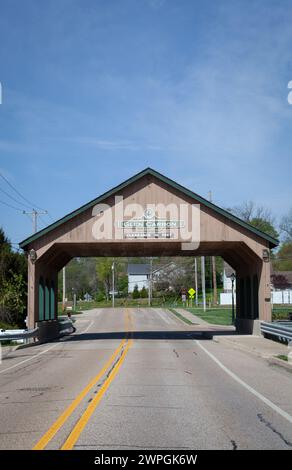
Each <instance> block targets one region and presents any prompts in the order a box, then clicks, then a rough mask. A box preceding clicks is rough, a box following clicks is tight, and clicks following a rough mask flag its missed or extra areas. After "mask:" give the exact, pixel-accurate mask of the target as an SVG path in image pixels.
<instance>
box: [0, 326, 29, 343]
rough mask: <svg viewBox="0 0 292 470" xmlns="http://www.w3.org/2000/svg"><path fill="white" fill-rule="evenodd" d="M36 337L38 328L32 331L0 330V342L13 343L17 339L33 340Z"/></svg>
mask: <svg viewBox="0 0 292 470" xmlns="http://www.w3.org/2000/svg"><path fill="white" fill-rule="evenodd" d="M37 335H38V328H34V329H33V330H1V331H0V341H13V340H19V339H29V338H35V337H36V336H37Z"/></svg>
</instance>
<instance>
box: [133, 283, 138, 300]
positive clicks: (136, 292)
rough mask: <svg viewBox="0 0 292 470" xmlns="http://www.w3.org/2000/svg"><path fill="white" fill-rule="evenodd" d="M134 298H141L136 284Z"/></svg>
mask: <svg viewBox="0 0 292 470" xmlns="http://www.w3.org/2000/svg"><path fill="white" fill-rule="evenodd" d="M132 297H133V299H139V298H140V292H139V289H138V285H137V284H136V285H135V287H134V290H133V293H132Z"/></svg>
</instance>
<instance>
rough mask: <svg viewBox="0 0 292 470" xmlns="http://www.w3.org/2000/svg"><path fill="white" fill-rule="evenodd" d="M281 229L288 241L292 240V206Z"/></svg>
mask: <svg viewBox="0 0 292 470" xmlns="http://www.w3.org/2000/svg"><path fill="white" fill-rule="evenodd" d="M280 229H281V231H282V233H283V235H284V237H285V241H286V242H292V207H291V209H290V210H289V212H288V214H286V215H285V216H284V217H283V218H282V220H281V223H280Z"/></svg>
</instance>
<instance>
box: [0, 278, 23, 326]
mask: <svg viewBox="0 0 292 470" xmlns="http://www.w3.org/2000/svg"><path fill="white" fill-rule="evenodd" d="M25 313H26V283H25V281H24V279H23V276H22V274H17V273H11V278H10V279H9V280H6V279H5V280H4V281H3V285H2V289H1V305H0V320H1V321H3V322H5V323H10V324H17V325H22V326H23V325H24V319H25Z"/></svg>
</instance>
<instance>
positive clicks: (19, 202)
mask: <svg viewBox="0 0 292 470" xmlns="http://www.w3.org/2000/svg"><path fill="white" fill-rule="evenodd" d="M0 191H2V193H4V194H5V195H6V196H8V197H10V199H12V201H14V202H17V204H20V205H21V206H23V207H26V208H27V207H28V206H27V205H25V204H23V202H21V201H19V200H18V199H15V198H14V197H13V196H11V194H9V193H7V192H6V191H4V189H2V188H0Z"/></svg>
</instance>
